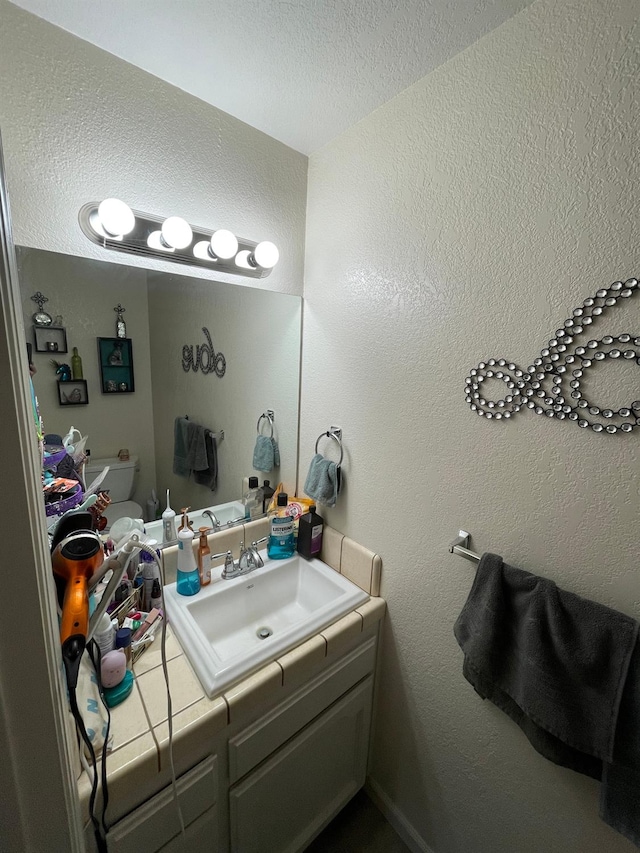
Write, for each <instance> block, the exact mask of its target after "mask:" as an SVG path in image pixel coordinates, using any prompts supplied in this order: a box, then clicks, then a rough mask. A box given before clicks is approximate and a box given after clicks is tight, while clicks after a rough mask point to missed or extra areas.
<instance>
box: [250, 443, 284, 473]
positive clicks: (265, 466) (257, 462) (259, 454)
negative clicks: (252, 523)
mask: <svg viewBox="0 0 640 853" xmlns="http://www.w3.org/2000/svg"><path fill="white" fill-rule="evenodd" d="M279 465H280V449H279V448H278V443H277V441H276V440H275V438H272V437H271V436H269V435H259V436H258V438H257V439H256V446H255V448H254V451H253V467H254V468H255V469H256V471H264V472H265V473H268V472H269V471H271V469H272V468H278V467H279Z"/></svg>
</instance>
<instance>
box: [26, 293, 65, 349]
mask: <svg viewBox="0 0 640 853" xmlns="http://www.w3.org/2000/svg"><path fill="white" fill-rule="evenodd" d="M31 299H32V301H33V302H35V303H36V305H37V306H38V310H37V311H36V312H35V314H33V316H32V319H33V345H34V349H35V351H36V352H67V330H66V329H65V328H64V326H63V325H62V317H61V316H60V315H58V316H56V318H55V320H54V319H53V317H52V316H51V314H48V313H47V312H46V311H45V310H44V304H45V302H48V301H49V300H48V299H47V297H46V296H45V295H44V294H43V293H40V291H39V290H38V291H37V292H36V293H34V294H33V296H32V297H31Z"/></svg>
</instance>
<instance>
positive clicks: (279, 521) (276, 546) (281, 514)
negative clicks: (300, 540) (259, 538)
mask: <svg viewBox="0 0 640 853" xmlns="http://www.w3.org/2000/svg"><path fill="white" fill-rule="evenodd" d="M288 503H289V496H288V495H287V494H286V492H280V493H279V494H278V499H277V506H276V508H275V509H274V510H273V512H272V513H271V516H270V518H269V542H268V544H267V554H268V555H269V558H270V559H272V560H284V559H285V558H286V557H293V555H294V552H295V549H296V543H295V538H294V534H293V517H292V516H290V515H289V514H288V513H287V504H288Z"/></svg>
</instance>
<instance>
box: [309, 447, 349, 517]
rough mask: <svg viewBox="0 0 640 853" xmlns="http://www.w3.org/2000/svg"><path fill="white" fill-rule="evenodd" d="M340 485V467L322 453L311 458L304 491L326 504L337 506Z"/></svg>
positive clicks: (318, 501)
mask: <svg viewBox="0 0 640 853" xmlns="http://www.w3.org/2000/svg"><path fill="white" fill-rule="evenodd" d="M339 485H340V468H339V467H338V465H337V464H336V463H335V462H332V461H331V460H330V459H325V458H324V456H323V455H322V454H321V453H316V455H315V456H314V457H313V459H312V460H311V465H309V473H308V474H307V479H306V481H305V484H304V493H305V495H308V496H309V497H310V498H313V499H314V500H315V501H317V503H319V504H323V505H324V506H335V505H336V500H337V498H338V486H339Z"/></svg>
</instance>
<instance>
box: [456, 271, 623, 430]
mask: <svg viewBox="0 0 640 853" xmlns="http://www.w3.org/2000/svg"><path fill="white" fill-rule="evenodd" d="M638 290H639V288H638V279H636V278H630V279H628V280H627V281H625V282H622V281H614V282H613V284H611V285H610V286H609V287H608V288H600V289H599V290H598V291H597V292H596V294H595V296H593V297H589V298H588V299H585V300H584V302H583V303H582V307H580V308H576V309H574V311H573V313H572V316H571V317H569V318H568V319H567V320H565V321H564V324H563V328H562V329H557V330H556V333H555V337H554V338H552V339H551V340H550V341H549V344H548V346H547V347H545V348H544V349H543V350H542V351H541V352H540V358H536V359H534V362H533V364H532V365H530V366H529V367H528V368H527V369H526V370H522V369H521V368H519V367H518V366H517V365H516V364H514V363H513V362H511V361H507V360H506V359H504V358H499V359H495V358H490V359H489V360H488V361H486V362H484V361H481V362H480V363H479V364H478V366H477V367H475V368H474V369H473V370H471V371H470V372H469V376H467V378H466V381H465V400H466V401H467V403H469V406H470V408H471V410H472V411H474V412H476V414H478V415H480V417H484V418H487V419H489V420H496V421H499V420H510V419H511V418H513V417H514V416H515V415H516V414H517V413H518V412H519V411H520V410H521V409H525V408H526V409H532V410H533V411H534V412H535V413H536V414H537V415H544V416H545V417H547V418H555V419H556V420H559V421H562V420H565V419H567V420H569V421H573V422H574V423H576V424H577V425H578V426H579V427H581V428H582V429H589V428H590V429H592V430H593V432H597V433H603V434H604V435H615V434H616V433H628V432H632V431H633V430H634V429H636V428H638V427H640V400H634V401H633V402H631V403H629V404H628V405H627V406H622V407H620V408H619V409H618V410H617V411H614V410H613V409H608V408H605V409H601V408H600V407H599V406H594V405H592V404H591V403H590V402H589V401H588V400H587V399H586V397H585V396H584V394H583V391H582V387H581V380H583V379H584V378H586V375H587V371H588V370H589V369H590V368H592V367H595V366H596V365H597V364H598V363H599V362H600V363H602V362H604V361H606V360H607V359H614V360H616V359H618V360H621V361H635V362H636V364H638V365H640V335H631V334H626V333H625V334H620V335H617V336H616V337H614V336H612V335H604V336H603V337H602V338H601V339H599V340H596V339H592V340H589V341H588V342H587V343H586V344H585V345H584V346H576V347H575V348H573V349H571V350H570V347H571V345H572V344H574V343H575V341H576V338H578V336H580V335H583V334H585V333H586V332H587V330H588V328H589V326H590V325H591V324H592V323H593V322H594V320H596V319H597V318H598V317H602V316H604V315H605V314H606V312H607V311H609V310H610V309H611V308H614V307H615V305H616V304H617V302H618V300H620V299H629V298H630V297H632V296H633V295H634V294H636V293H637V292H638ZM486 379H501V380H502V381H503V382H504V383H505V385H506V386H507V390H508V392H509V393H508V394H506V395H505V396H504V398H503V399H500V400H487V399H486V398H485V395H484V394H483V392H482V391H483V388H482V386H483V383H484V381H485V380H486ZM639 396H640V395H639ZM587 415H589V417H587ZM620 421H622V422H620Z"/></svg>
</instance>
